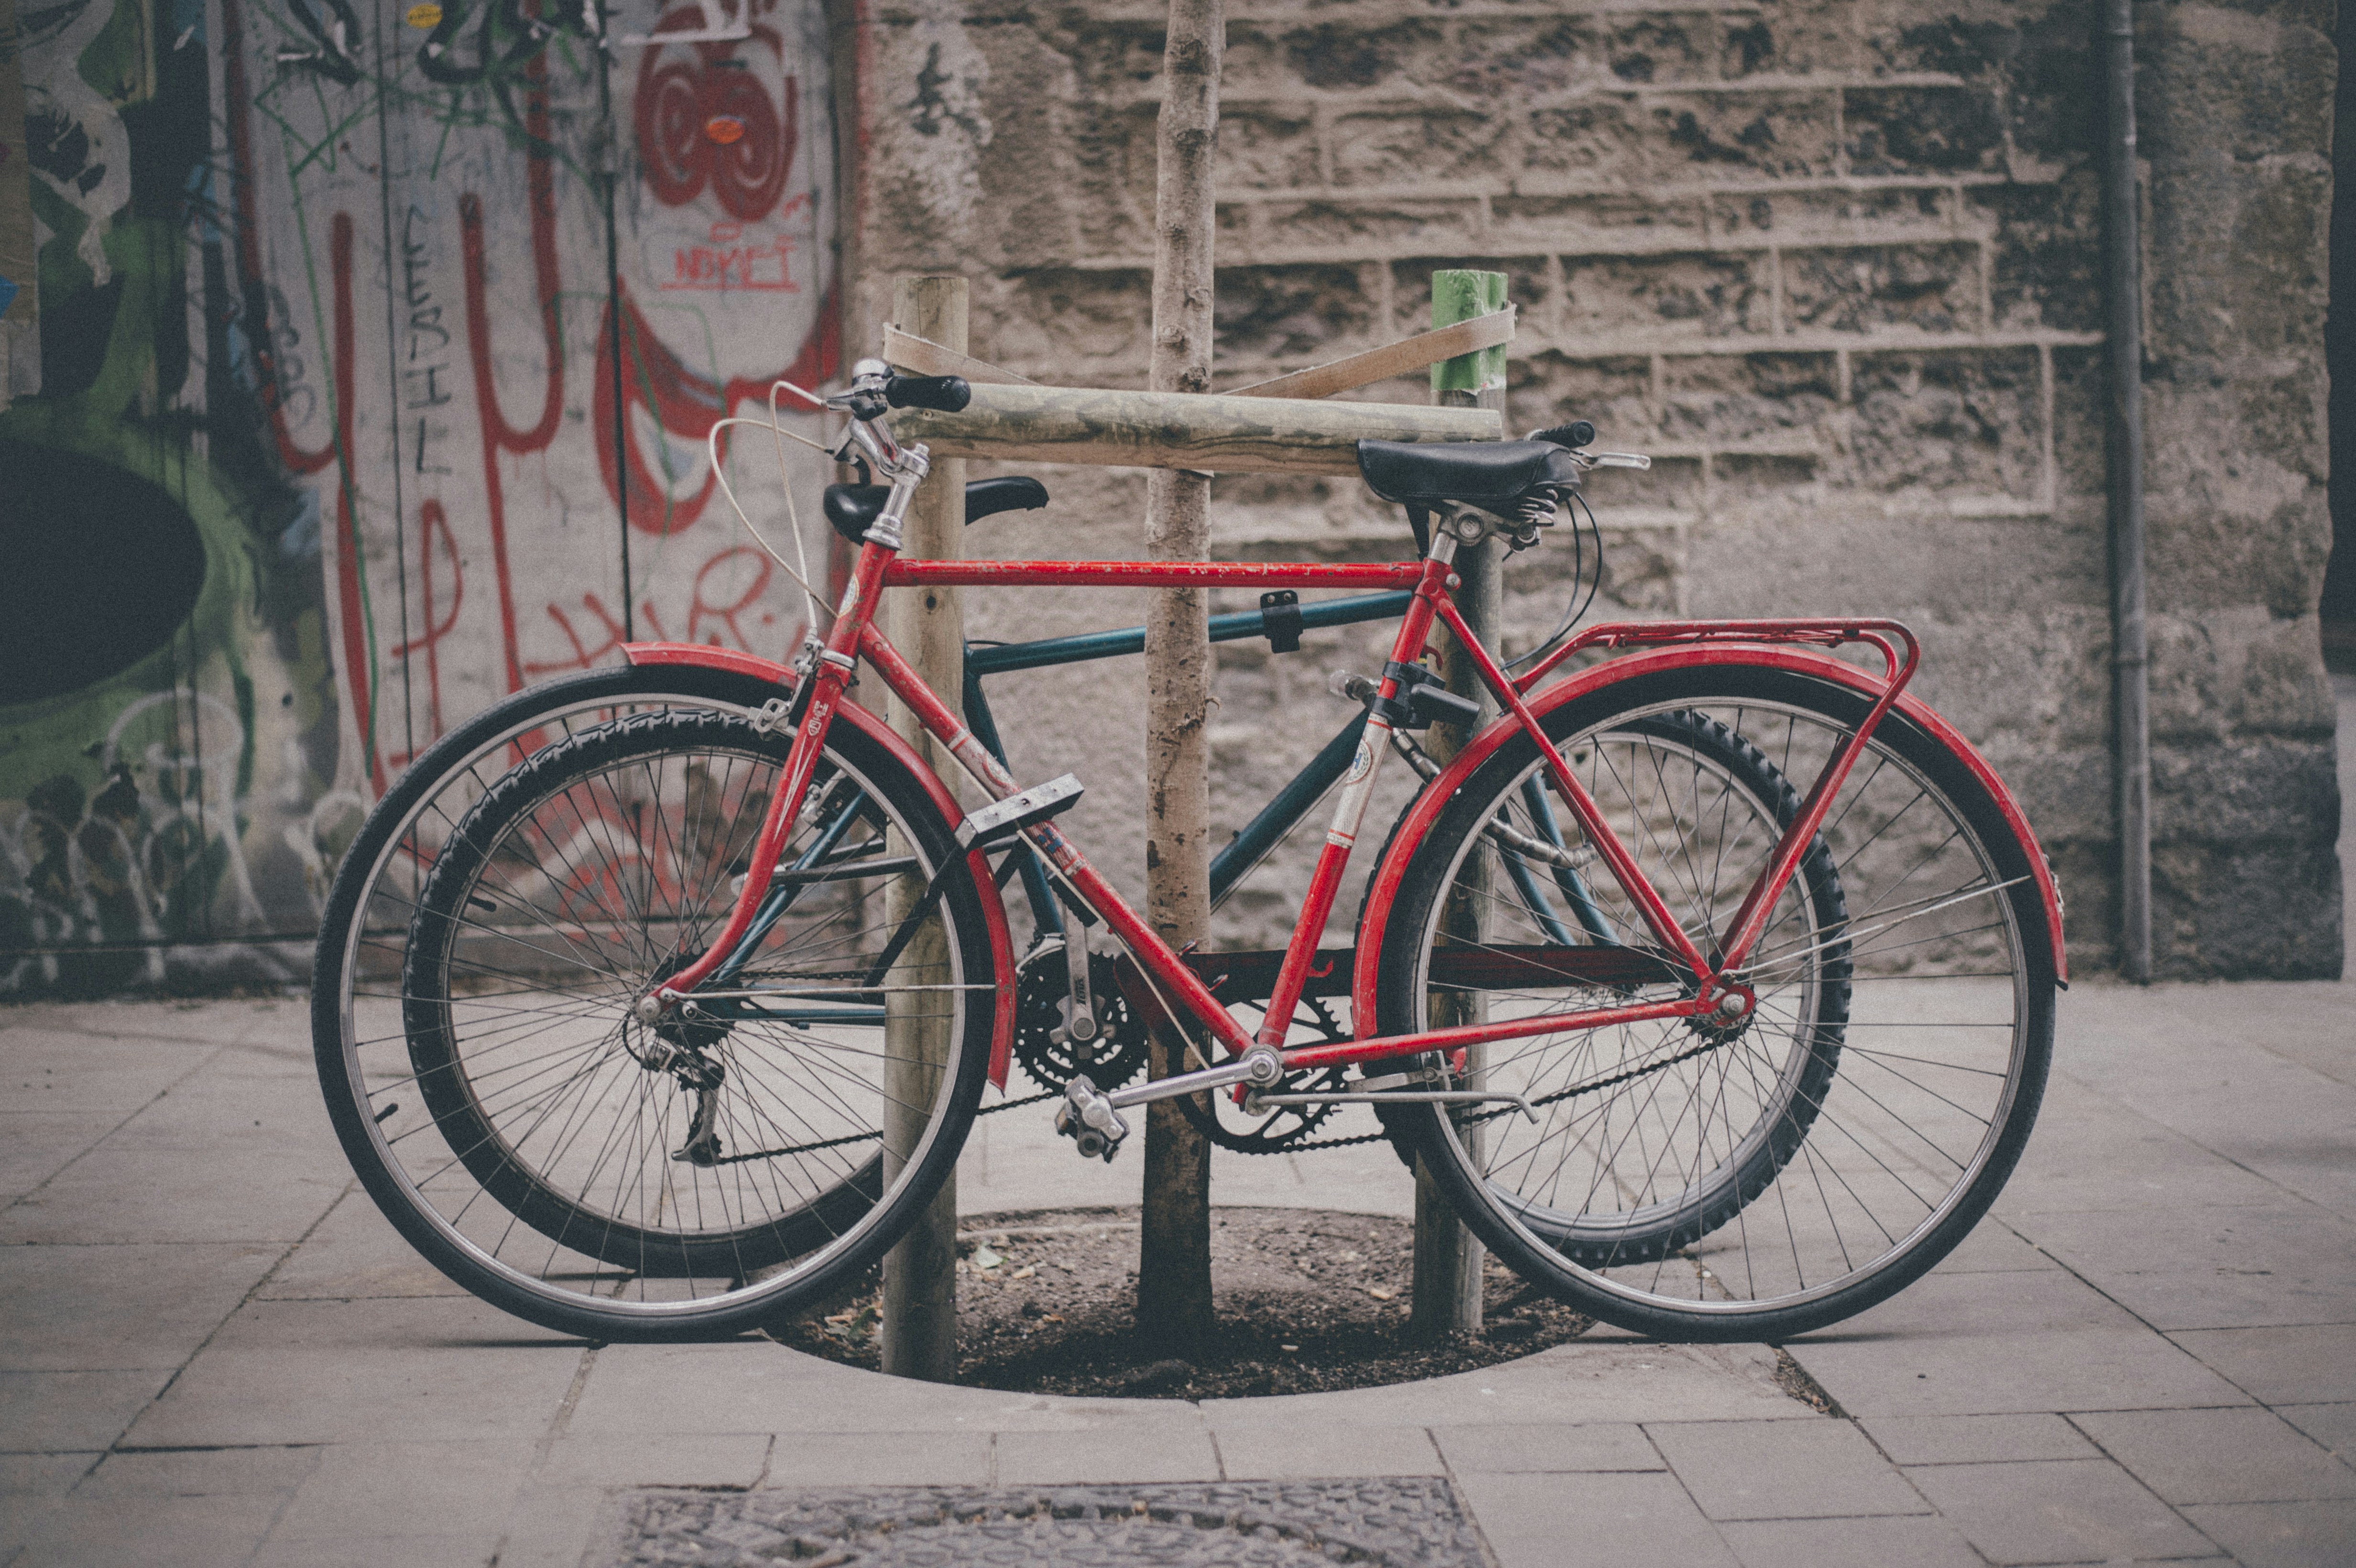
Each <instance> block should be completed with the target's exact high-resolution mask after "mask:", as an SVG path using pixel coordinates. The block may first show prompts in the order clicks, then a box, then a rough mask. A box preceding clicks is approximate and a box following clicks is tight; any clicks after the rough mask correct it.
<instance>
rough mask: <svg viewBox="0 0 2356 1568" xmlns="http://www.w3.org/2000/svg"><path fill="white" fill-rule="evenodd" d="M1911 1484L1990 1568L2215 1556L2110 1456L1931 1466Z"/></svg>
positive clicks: (1915, 1472) (1914, 1472) (2210, 1545)
mask: <svg viewBox="0 0 2356 1568" xmlns="http://www.w3.org/2000/svg"><path fill="white" fill-rule="evenodd" d="M1907 1478H1908V1479H1910V1480H1912V1482H1913V1483H1914V1485H1915V1486H1916V1487H1917V1488H1920V1489H1921V1490H1922V1495H1923V1496H1924V1497H1925V1498H1927V1499H1930V1501H1931V1504H1932V1506H1933V1507H1934V1508H1936V1509H1938V1510H1939V1513H1940V1515H1941V1516H1942V1517H1944V1519H1945V1520H1947V1521H1948V1522H1949V1523H1950V1524H1953V1525H1954V1527H1955V1528H1956V1529H1958V1530H1960V1531H1963V1533H1964V1536H1965V1539H1966V1540H1968V1541H1970V1542H1971V1543H1972V1544H1973V1545H1974V1546H1975V1547H1976V1548H1978V1550H1979V1551H1980V1552H1981V1553H1982V1554H1983V1555H1984V1556H1986V1557H1987V1560H1988V1561H1989V1562H1990V1563H2107V1562H2114V1561H2118V1560H2123V1559H2124V1560H2130V1561H2132V1560H2136V1559H2144V1558H2153V1557H2209V1556H2214V1555H2216V1554H2217V1551H2216V1547H2215V1546H2214V1544H2213V1543H2211V1541H2209V1540H2208V1538H2207V1537H2205V1536H2203V1535H2202V1534H2201V1532H2200V1531H2197V1530H2195V1529H2194V1528H2193V1527H2192V1526H2191V1525H2190V1524H2187V1523H2186V1522H2185V1521H2184V1520H2183V1518H2182V1516H2180V1515H2179V1514H2178V1513H2177V1512H2176V1510H2175V1509H2171V1508H2169V1506H2168V1505H2167V1504H2166V1503H2164V1502H2162V1501H2161V1500H2160V1499H2158V1497H2155V1496H2154V1495H2153V1494H2152V1492H2151V1491H2150V1490H2149V1488H2146V1487H2144V1486H2143V1485H2141V1484H2140V1483H2139V1482H2137V1481H2136V1478H2135V1477H2133V1476H2130V1475H2128V1474H2127V1473H2126V1470H2124V1469H2122V1468H2120V1467H2118V1466H2117V1465H2115V1464H2113V1463H2112V1462H2111V1461H2110V1460H2108V1459H2058V1460H2049V1459H2032V1460H2025V1461H2020V1462H2017V1463H2011V1464H2000V1465H1933V1466H1931V1467H1926V1468H1923V1469H1919V1470H1910V1471H1909V1472H1907Z"/></svg>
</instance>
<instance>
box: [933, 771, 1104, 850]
mask: <svg viewBox="0 0 2356 1568" xmlns="http://www.w3.org/2000/svg"><path fill="white" fill-rule="evenodd" d="M1086 787H1087V786H1086V785H1084V784H1081V783H1080V781H1079V778H1078V776H1077V775H1076V774H1073V773H1066V774H1065V775H1064V776H1063V777H1062V778H1059V779H1049V780H1048V781H1047V782H1046V783H1045V784H1033V785H1032V786H1031V787H1030V788H1029V789H1026V790H1022V791H1019V792H1017V793H1016V794H1013V795H1008V796H1007V797H1006V798H1005V799H1004V800H998V801H992V802H991V804H990V805H985V806H983V807H982V808H981V809H980V811H976V812H973V813H970V814H969V815H968V816H967V817H966V819H965V820H964V821H963V822H960V823H958V829H957V841H958V848H960V849H970V848H973V847H974V846H975V845H977V844H988V843H991V841H993V840H995V839H1000V838H1004V837H1008V836H1009V835H1011V834H1015V833H1020V832H1022V831H1023V829H1024V828H1026V827H1030V826H1032V825H1033V823H1038V822H1044V821H1046V820H1047V818H1049V817H1051V816H1057V815H1059V814H1061V813H1063V812H1066V811H1069V810H1071V809H1072V807H1073V806H1074V805H1076V804H1078V802H1079V798H1080V792H1081V791H1082V790H1083V789H1085V788H1086Z"/></svg>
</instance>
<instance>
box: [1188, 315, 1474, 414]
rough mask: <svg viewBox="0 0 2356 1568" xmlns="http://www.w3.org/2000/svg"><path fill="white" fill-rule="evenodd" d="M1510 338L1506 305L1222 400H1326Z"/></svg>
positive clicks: (1259, 384) (1243, 389)
mask: <svg viewBox="0 0 2356 1568" xmlns="http://www.w3.org/2000/svg"><path fill="white" fill-rule="evenodd" d="M1513 336H1514V307H1513V306H1512V305H1507V306H1506V307H1505V309H1503V310H1501V311H1493V312H1492V313H1490V314H1489V315H1476V316H1474V317H1473V318H1472V320H1470V321H1460V322H1458V323H1456V324H1455V325H1453V326H1441V327H1435V328H1434V329H1433V330H1431V331H1430V332H1419V333H1418V334H1416V335H1415V336H1413V337H1402V338H1400V339H1399V340H1398V342H1397V343H1386V344H1384V345H1383V346H1382V347H1380V348H1369V349H1367V350H1366V351H1365V353H1364V354H1353V355H1351V356H1350V357H1348V358H1347V359H1336V360H1334V361H1333V363H1332V364H1330V365H1318V366H1313V367H1312V368H1309V369H1306V370H1295V371H1293V372H1292V373H1291V374H1290V375H1287V376H1279V377H1277V378H1276V379H1274V380H1269V381H1256V382H1254V383H1253V384H1252V385H1250V386H1248V387H1238V388H1237V389H1236V390H1234V391H1233V392H1230V393H1228V394H1227V395H1228V396H1229V397H1235V398H1328V397H1332V396H1333V394H1334V393H1335V392H1346V391H1348V390H1349V389H1351V388H1353V387H1365V386H1371V385H1372V384H1374V383H1375V382H1376V381H1387V380H1389V379H1391V378H1392V377H1394V376H1404V375H1406V374H1407V373H1408V372H1409V371H1410V370H1420V369H1423V368H1425V367H1426V366H1430V365H1437V364H1439V363H1440V361H1441V360H1442V359H1453V358H1455V357H1457V356H1458V355H1460V354H1470V353H1472V352H1473V351H1474V350H1476V349H1482V348H1494V347H1497V345H1499V344H1501V343H1509V342H1511V341H1512V340H1513Z"/></svg>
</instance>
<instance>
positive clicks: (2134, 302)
mask: <svg viewBox="0 0 2356 1568" xmlns="http://www.w3.org/2000/svg"><path fill="white" fill-rule="evenodd" d="M2103 33H2104V38H2103V54H2104V77H2105V79H2106V80H2105V84H2106V86H2107V88H2108V90H2109V91H2108V96H2109V104H2110V117H2109V118H2110V135H2109V138H2108V140H2107V143H2106V144H2105V145H2104V155H2103V218H2104V230H2105V240H2106V246H2105V249H2106V251H2107V256H2106V261H2107V262H2108V269H2107V270H2108V272H2109V282H2110V288H2109V293H2110V299H2109V307H2110V313H2109V321H2108V324H2107V325H2108V333H2107V336H2108V337H2109V339H2110V351H2111V365H2110V370H2111V429H2110V481H2111V482H2110V503H2111V506H2110V511H2111V517H2110V524H2111V530H2110V531H2111V645H2112V659H2113V665H2114V668H2113V672H2112V692H2113V697H2112V705H2111V708H2112V714H2113V719H2114V723H2115V733H2114V736H2113V744H2114V746H2115V767H2114V770H2113V772H2114V777H2115V783H2116V787H2117V807H2118V826H2119V967H2120V970H2121V972H2122V973H2124V974H2125V975H2126V977H2127V978H2128V979H2130V980H2133V981H2135V982H2136V983H2137V984H2144V983H2147V982H2148V981H2149V980H2150V979H2151V720H2150V710H2149V707H2148V698H2149V694H2150V677H2149V667H2148V666H2149V658H2150V652H2149V646H2148V644H2147V635H2146V628H2145V624H2144V568H2143V557H2144V529H2143V253H2142V246H2141V241H2140V240H2139V238H2138V234H2137V229H2138V227H2139V225H2138V218H2139V213H2138V210H2137V201H2136V118H2135V6H2134V3H2133V0H2104V7H2103Z"/></svg>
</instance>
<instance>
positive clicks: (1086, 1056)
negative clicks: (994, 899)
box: [1014, 937, 1148, 1093]
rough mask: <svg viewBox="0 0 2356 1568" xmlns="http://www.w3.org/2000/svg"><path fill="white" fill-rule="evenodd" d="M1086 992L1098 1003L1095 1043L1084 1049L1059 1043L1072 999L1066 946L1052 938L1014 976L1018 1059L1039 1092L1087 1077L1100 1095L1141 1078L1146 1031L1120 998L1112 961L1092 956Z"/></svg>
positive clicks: (1067, 1042) (1065, 1041) (1070, 1042)
mask: <svg viewBox="0 0 2356 1568" xmlns="http://www.w3.org/2000/svg"><path fill="white" fill-rule="evenodd" d="M1088 989H1089V991H1090V992H1091V993H1092V995H1093V998H1094V1000H1095V1002H1096V1015H1097V1038H1096V1039H1094V1040H1089V1041H1087V1042H1086V1043H1085V1044H1084V1043H1082V1042H1080V1041H1077V1040H1068V1039H1064V1038H1060V1037H1061V1036H1062V1033H1063V1028H1064V1008H1063V1004H1064V1003H1065V1002H1066V1001H1068V1000H1069V999H1070V998H1071V994H1072V993H1071V973H1070V971H1069V970H1068V969H1067V968H1066V959H1065V957H1064V944H1063V943H1062V942H1061V941H1060V940H1058V939H1056V938H1053V937H1050V938H1049V939H1048V940H1047V941H1045V942H1043V943H1041V944H1039V945H1038V946H1036V947H1034V948H1033V949H1032V950H1031V951H1030V953H1029V954H1028V955H1025V956H1024V958H1023V962H1022V964H1021V965H1018V966H1017V967H1016V969H1015V973H1014V1059H1015V1060H1016V1061H1020V1062H1022V1063H1023V1072H1027V1073H1029V1074H1030V1075H1031V1078H1032V1080H1033V1082H1034V1083H1037V1084H1038V1085H1039V1086H1040V1087H1041V1088H1043V1089H1047V1090H1051V1091H1053V1092H1055V1093H1063V1090H1064V1086H1065V1085H1066V1084H1067V1083H1070V1082H1071V1081H1072V1078H1073V1075H1074V1074H1076V1073H1080V1072H1085V1073H1087V1075H1088V1081H1089V1082H1090V1083H1094V1084H1095V1085H1096V1086H1097V1088H1098V1090H1099V1091H1103V1092H1109V1091H1111V1090H1114V1089H1118V1088H1119V1087H1120V1086H1121V1085H1122V1084H1124V1083H1128V1082H1129V1081H1130V1079H1132V1078H1135V1077H1136V1076H1138V1075H1139V1074H1140V1073H1141V1072H1144V1071H1145V1068H1146V1062H1147V1060H1148V1048H1147V1042H1146V1035H1145V1026H1144V1025H1143V1024H1142V1023H1141V1022H1139V1020H1138V1018H1137V1015H1136V1014H1135V1013H1134V1012H1133V1011H1132V1010H1131V1009H1130V1005H1129V999H1128V998H1127V997H1123V996H1122V995H1121V994H1120V984H1119V974H1118V972H1117V970H1116V969H1115V967H1114V964H1113V960H1112V959H1111V958H1109V957H1108V956H1106V955H1104V954H1101V953H1092V954H1090V955H1088Z"/></svg>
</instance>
